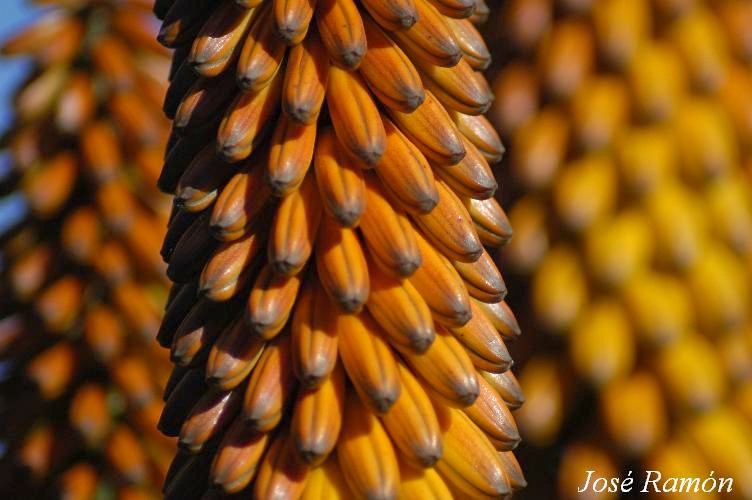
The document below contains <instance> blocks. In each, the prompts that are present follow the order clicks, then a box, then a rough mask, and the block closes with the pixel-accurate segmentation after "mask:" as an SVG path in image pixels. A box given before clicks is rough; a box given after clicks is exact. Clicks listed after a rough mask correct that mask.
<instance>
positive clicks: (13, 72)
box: [0, 0, 38, 130]
mask: <svg viewBox="0 0 752 500" xmlns="http://www.w3.org/2000/svg"><path fill="white" fill-rule="evenodd" d="M1 2H2V15H0V41H5V40H6V39H7V38H8V37H9V36H10V35H12V34H14V33H16V32H17V31H18V30H19V29H20V28H22V27H23V26H25V25H26V24H28V23H29V22H30V21H32V20H33V19H34V16H35V15H36V12H38V10H32V8H31V7H29V0H1ZM28 67H29V63H28V61H25V60H23V59H16V58H13V59H4V58H3V59H0V130H5V128H6V127H7V126H8V125H9V124H10V120H11V117H12V114H11V111H10V110H11V108H10V100H11V98H12V97H13V91H14V89H15V88H16V87H18V85H19V84H20V83H21V82H22V81H23V78H24V76H25V75H26V72H27V71H28Z"/></svg>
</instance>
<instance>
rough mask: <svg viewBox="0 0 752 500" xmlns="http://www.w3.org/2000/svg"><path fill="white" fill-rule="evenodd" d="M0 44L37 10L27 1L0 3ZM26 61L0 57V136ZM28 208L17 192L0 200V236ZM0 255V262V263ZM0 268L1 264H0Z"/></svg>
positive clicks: (1, 164)
mask: <svg viewBox="0 0 752 500" xmlns="http://www.w3.org/2000/svg"><path fill="white" fill-rule="evenodd" d="M0 1H1V2H2V15H0V42H2V41H5V39H7V38H8V37H9V36H10V35H12V34H14V33H16V32H17V31H18V30H19V29H21V28H22V27H23V26H25V25H27V24H28V23H29V22H30V21H32V20H33V19H34V16H35V15H36V12H38V10H32V8H31V7H29V5H28V0H0ZM29 67H30V65H29V61H28V60H24V59H17V58H13V59H3V58H0V133H1V132H3V131H5V129H6V128H7V127H8V126H9V125H10V123H11V120H12V118H13V113H12V107H11V99H12V98H13V93H14V90H15V89H16V88H17V87H18V85H19V84H20V83H21V82H22V81H23V79H24V77H25V76H26V74H27V72H28V70H29ZM8 161H9V158H8V156H7V153H5V152H0V178H2V177H3V176H4V175H5V174H7V172H8V170H9V163H8ZM27 209H28V207H27V205H26V200H25V199H24V198H23V196H22V195H20V194H19V193H13V194H9V195H7V196H4V197H0V235H2V234H3V233H4V232H5V231H7V230H8V229H10V228H11V227H13V226H14V225H16V224H17V223H19V222H20V221H21V220H23V218H24V216H25V214H26V211H27ZM1 260H2V259H1V256H0V261H1ZM0 267H2V262H0Z"/></svg>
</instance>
